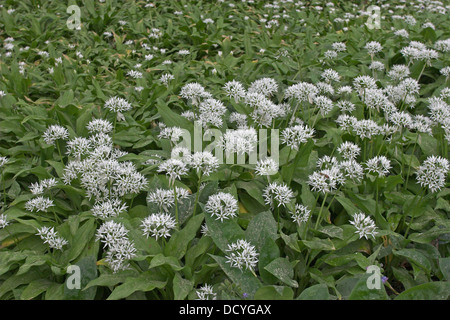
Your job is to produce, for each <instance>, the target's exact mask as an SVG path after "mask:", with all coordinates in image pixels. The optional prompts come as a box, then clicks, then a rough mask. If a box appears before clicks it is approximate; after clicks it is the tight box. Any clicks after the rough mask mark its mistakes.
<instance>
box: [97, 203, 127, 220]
mask: <svg viewBox="0 0 450 320" xmlns="http://www.w3.org/2000/svg"><path fill="white" fill-rule="evenodd" d="M126 210H127V205H126V204H125V203H123V202H122V201H120V200H119V199H107V200H104V201H101V202H98V203H96V204H95V205H94V206H93V207H92V214H93V215H94V217H97V218H99V219H102V220H105V219H109V218H113V217H117V216H118V215H120V214H121V213H123V212H125V211H126Z"/></svg>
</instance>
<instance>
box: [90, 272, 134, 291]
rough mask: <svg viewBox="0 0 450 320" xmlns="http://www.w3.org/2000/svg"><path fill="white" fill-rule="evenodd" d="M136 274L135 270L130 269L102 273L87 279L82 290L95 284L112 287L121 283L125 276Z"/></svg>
mask: <svg viewBox="0 0 450 320" xmlns="http://www.w3.org/2000/svg"><path fill="white" fill-rule="evenodd" d="M136 275H137V274H136V272H135V271H131V270H125V271H119V272H117V273H113V274H102V275H100V276H99V277H98V278H95V279H93V280H91V281H89V283H88V284H86V286H85V287H84V288H83V289H82V290H87V289H89V288H90V287H95V286H100V287H112V286H115V285H117V284H119V283H123V282H125V280H126V279H127V278H129V277H132V276H136Z"/></svg>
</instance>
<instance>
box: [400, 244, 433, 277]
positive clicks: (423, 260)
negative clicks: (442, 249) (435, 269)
mask: <svg viewBox="0 0 450 320" xmlns="http://www.w3.org/2000/svg"><path fill="white" fill-rule="evenodd" d="M392 253H393V254H394V255H395V256H397V257H403V258H406V259H408V261H409V262H410V263H411V264H415V265H416V266H418V267H419V268H421V269H423V270H424V271H426V272H427V273H430V272H431V262H430V261H429V260H428V258H427V257H426V256H425V255H424V254H422V253H421V252H420V251H418V250H415V249H401V250H393V251H392Z"/></svg>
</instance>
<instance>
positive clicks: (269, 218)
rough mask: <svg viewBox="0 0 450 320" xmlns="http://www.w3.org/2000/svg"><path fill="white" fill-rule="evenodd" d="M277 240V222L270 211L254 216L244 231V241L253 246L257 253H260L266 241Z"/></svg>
mask: <svg viewBox="0 0 450 320" xmlns="http://www.w3.org/2000/svg"><path fill="white" fill-rule="evenodd" d="M267 238H271V239H272V240H276V239H277V238H278V231H277V222H276V221H275V219H274V218H273V214H272V212H270V211H264V212H261V213H258V214H257V215H256V216H254V217H253V218H252V219H251V220H250V223H249V224H248V226H247V230H245V239H247V240H248V241H249V242H250V243H251V244H252V245H254V246H255V247H256V249H257V251H260V250H261V248H262V246H263V245H264V244H265V243H266V239H267Z"/></svg>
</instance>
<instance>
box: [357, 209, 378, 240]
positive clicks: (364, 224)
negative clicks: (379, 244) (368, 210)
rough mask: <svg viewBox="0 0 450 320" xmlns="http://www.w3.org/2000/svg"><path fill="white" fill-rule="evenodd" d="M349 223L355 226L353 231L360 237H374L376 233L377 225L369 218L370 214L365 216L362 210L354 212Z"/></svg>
mask: <svg viewBox="0 0 450 320" xmlns="http://www.w3.org/2000/svg"><path fill="white" fill-rule="evenodd" d="M350 224H352V225H353V226H354V227H355V228H356V231H355V233H357V234H358V235H359V238H360V239H361V238H362V237H364V238H366V239H367V237H368V236H372V237H373V238H375V236H376V235H377V234H378V232H377V231H376V229H377V226H376V225H375V222H374V221H373V220H372V219H371V218H370V216H367V217H366V215H365V214H364V213H362V212H360V213H356V214H355V215H354V216H353V221H350Z"/></svg>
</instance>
